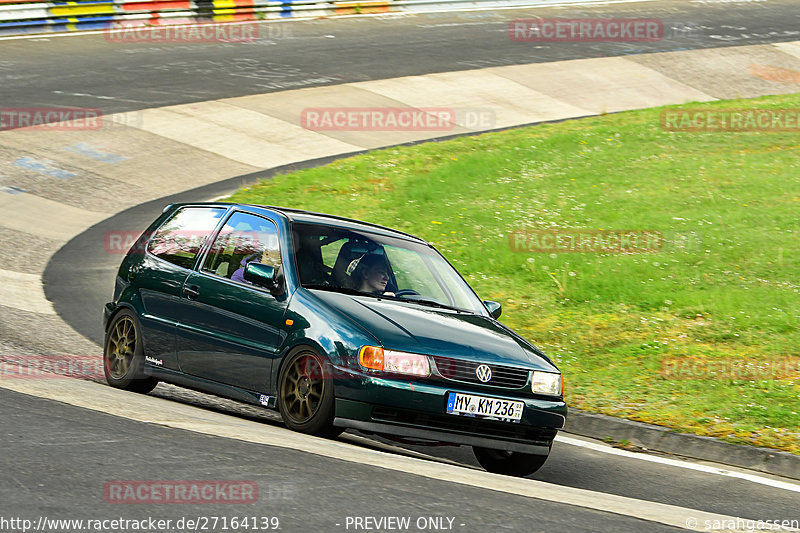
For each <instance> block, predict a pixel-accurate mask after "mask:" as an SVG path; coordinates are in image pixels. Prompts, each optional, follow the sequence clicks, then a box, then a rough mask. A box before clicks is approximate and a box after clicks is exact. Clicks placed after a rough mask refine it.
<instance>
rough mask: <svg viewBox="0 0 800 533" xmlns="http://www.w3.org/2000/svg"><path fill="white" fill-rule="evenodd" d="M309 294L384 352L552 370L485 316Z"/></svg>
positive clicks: (321, 292)
mask: <svg viewBox="0 0 800 533" xmlns="http://www.w3.org/2000/svg"><path fill="white" fill-rule="evenodd" d="M310 292H312V293H313V294H314V295H315V296H317V297H318V298H319V299H320V300H322V301H323V302H324V303H326V304H327V305H328V306H330V307H332V308H333V309H335V310H336V311H338V312H340V313H342V314H344V315H346V316H348V317H349V318H350V319H351V320H353V321H354V322H356V323H358V324H359V325H361V326H362V327H363V328H364V329H366V330H367V331H368V332H369V333H371V334H372V335H373V336H374V337H375V338H377V339H378V340H379V341H380V342H381V343H382V344H383V347H384V348H386V349H389V350H399V351H406V352H413V353H424V354H428V355H438V356H444V357H453V358H457V359H461V360H466V361H476V362H481V363H493V364H504V365H510V366H519V365H522V366H524V367H526V368H532V369H537V370H545V371H550V372H555V371H557V369H556V368H555V367H554V366H553V365H552V364H551V363H550V362H549V361H547V360H546V359H545V358H544V357H541V356H539V355H537V354H536V353H535V352H534V351H533V350H531V349H530V348H528V347H526V346H525V345H524V343H523V342H521V341H520V340H518V339H517V338H515V336H514V335H513V334H511V333H510V332H509V331H508V330H506V329H505V328H504V327H503V326H501V325H500V324H499V323H497V322H496V321H494V320H492V319H490V318H489V317H485V316H480V315H475V314H471V313H467V312H457V311H451V310H449V309H440V308H435V307H427V306H421V305H418V304H414V303H413V302H411V301H409V302H400V301H395V300H379V299H376V298H371V297H369V296H363V297H362V296H354V295H350V294H342V293H337V292H328V291H324V290H313V289H312V290H310Z"/></svg>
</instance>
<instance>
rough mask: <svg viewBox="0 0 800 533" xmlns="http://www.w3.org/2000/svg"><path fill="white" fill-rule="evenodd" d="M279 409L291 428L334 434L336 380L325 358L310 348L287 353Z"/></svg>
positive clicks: (303, 431) (279, 388) (329, 435)
mask: <svg viewBox="0 0 800 533" xmlns="http://www.w3.org/2000/svg"><path fill="white" fill-rule="evenodd" d="M278 384H279V385H278V410H279V411H280V413H281V416H282V417H283V421H284V423H285V424H286V427H288V428H289V429H291V430H294V431H299V432H301V433H308V434H310V435H316V436H318V437H335V436H337V435H339V434H340V433H341V432H342V431H343V429H340V428H337V427H334V425H333V415H334V395H333V383H332V382H331V379H330V375H328V374H327V372H326V370H325V360H324V359H323V358H322V357H320V356H319V355H318V354H316V353H315V352H313V351H311V350H309V349H301V350H299V351H297V352H295V353H293V354H291V355H289V356H288V358H287V360H286V363H285V364H284V366H283V369H282V370H281V373H280V377H279V378H278Z"/></svg>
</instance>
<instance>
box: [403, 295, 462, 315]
mask: <svg viewBox="0 0 800 533" xmlns="http://www.w3.org/2000/svg"><path fill="white" fill-rule="evenodd" d="M392 299H393V300H396V301H398V302H409V303H414V304H420V305H424V306H427V307H441V308H442V309H450V310H452V311H458V312H459V313H469V311H467V310H466V309H461V308H459V307H453V306H452V305H447V304H443V303H441V302H437V301H436V300H425V299H420V300H418V299H416V298H402V297H399V298H398V297H395V298H392Z"/></svg>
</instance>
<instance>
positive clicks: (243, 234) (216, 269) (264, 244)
mask: <svg viewBox="0 0 800 533" xmlns="http://www.w3.org/2000/svg"><path fill="white" fill-rule="evenodd" d="M250 262H256V263H262V264H265V265H270V266H273V267H275V269H276V270H277V269H278V268H280V266H281V251H280V246H279V244H278V228H277V227H276V226H275V223H274V222H272V221H271V220H268V219H266V218H262V217H259V216H256V215H252V214H250V213H242V212H238V211H237V212H236V213H234V214H232V215H231V216H230V218H228V220H227V221H226V222H225V225H224V226H223V227H222V230H220V232H219V235H217V238H216V239H215V240H214V243H213V244H212V245H211V248H210V249H209V252H208V255H207V256H206V259H205V261H204V262H203V267H202V270H203V271H204V272H207V273H210V274H214V275H217V276H221V277H223V278H228V279H231V280H233V281H238V282H240V283H248V282H246V281H245V280H244V277H243V275H244V269H245V266H247V264H248V263H250Z"/></svg>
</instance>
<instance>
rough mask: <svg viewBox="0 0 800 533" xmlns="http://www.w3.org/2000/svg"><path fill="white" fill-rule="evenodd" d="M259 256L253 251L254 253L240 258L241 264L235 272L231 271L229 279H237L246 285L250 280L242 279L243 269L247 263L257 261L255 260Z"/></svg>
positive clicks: (259, 255)
mask: <svg viewBox="0 0 800 533" xmlns="http://www.w3.org/2000/svg"><path fill="white" fill-rule="evenodd" d="M260 257H261V254H260V253H255V254H250V255H248V256H247V257H245V258H244V259H242V261H241V263H239V264H240V265H241V266H240V267H239V268H238V269H236V272H234V273H233V275H232V276H231V281H238V282H239V283H247V284H248V285H250V282H249V281H246V280H245V279H244V269H245V267H246V266H247V264H248V263H250V262H252V261H256V262H259V261H257V259H259V258H260Z"/></svg>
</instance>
